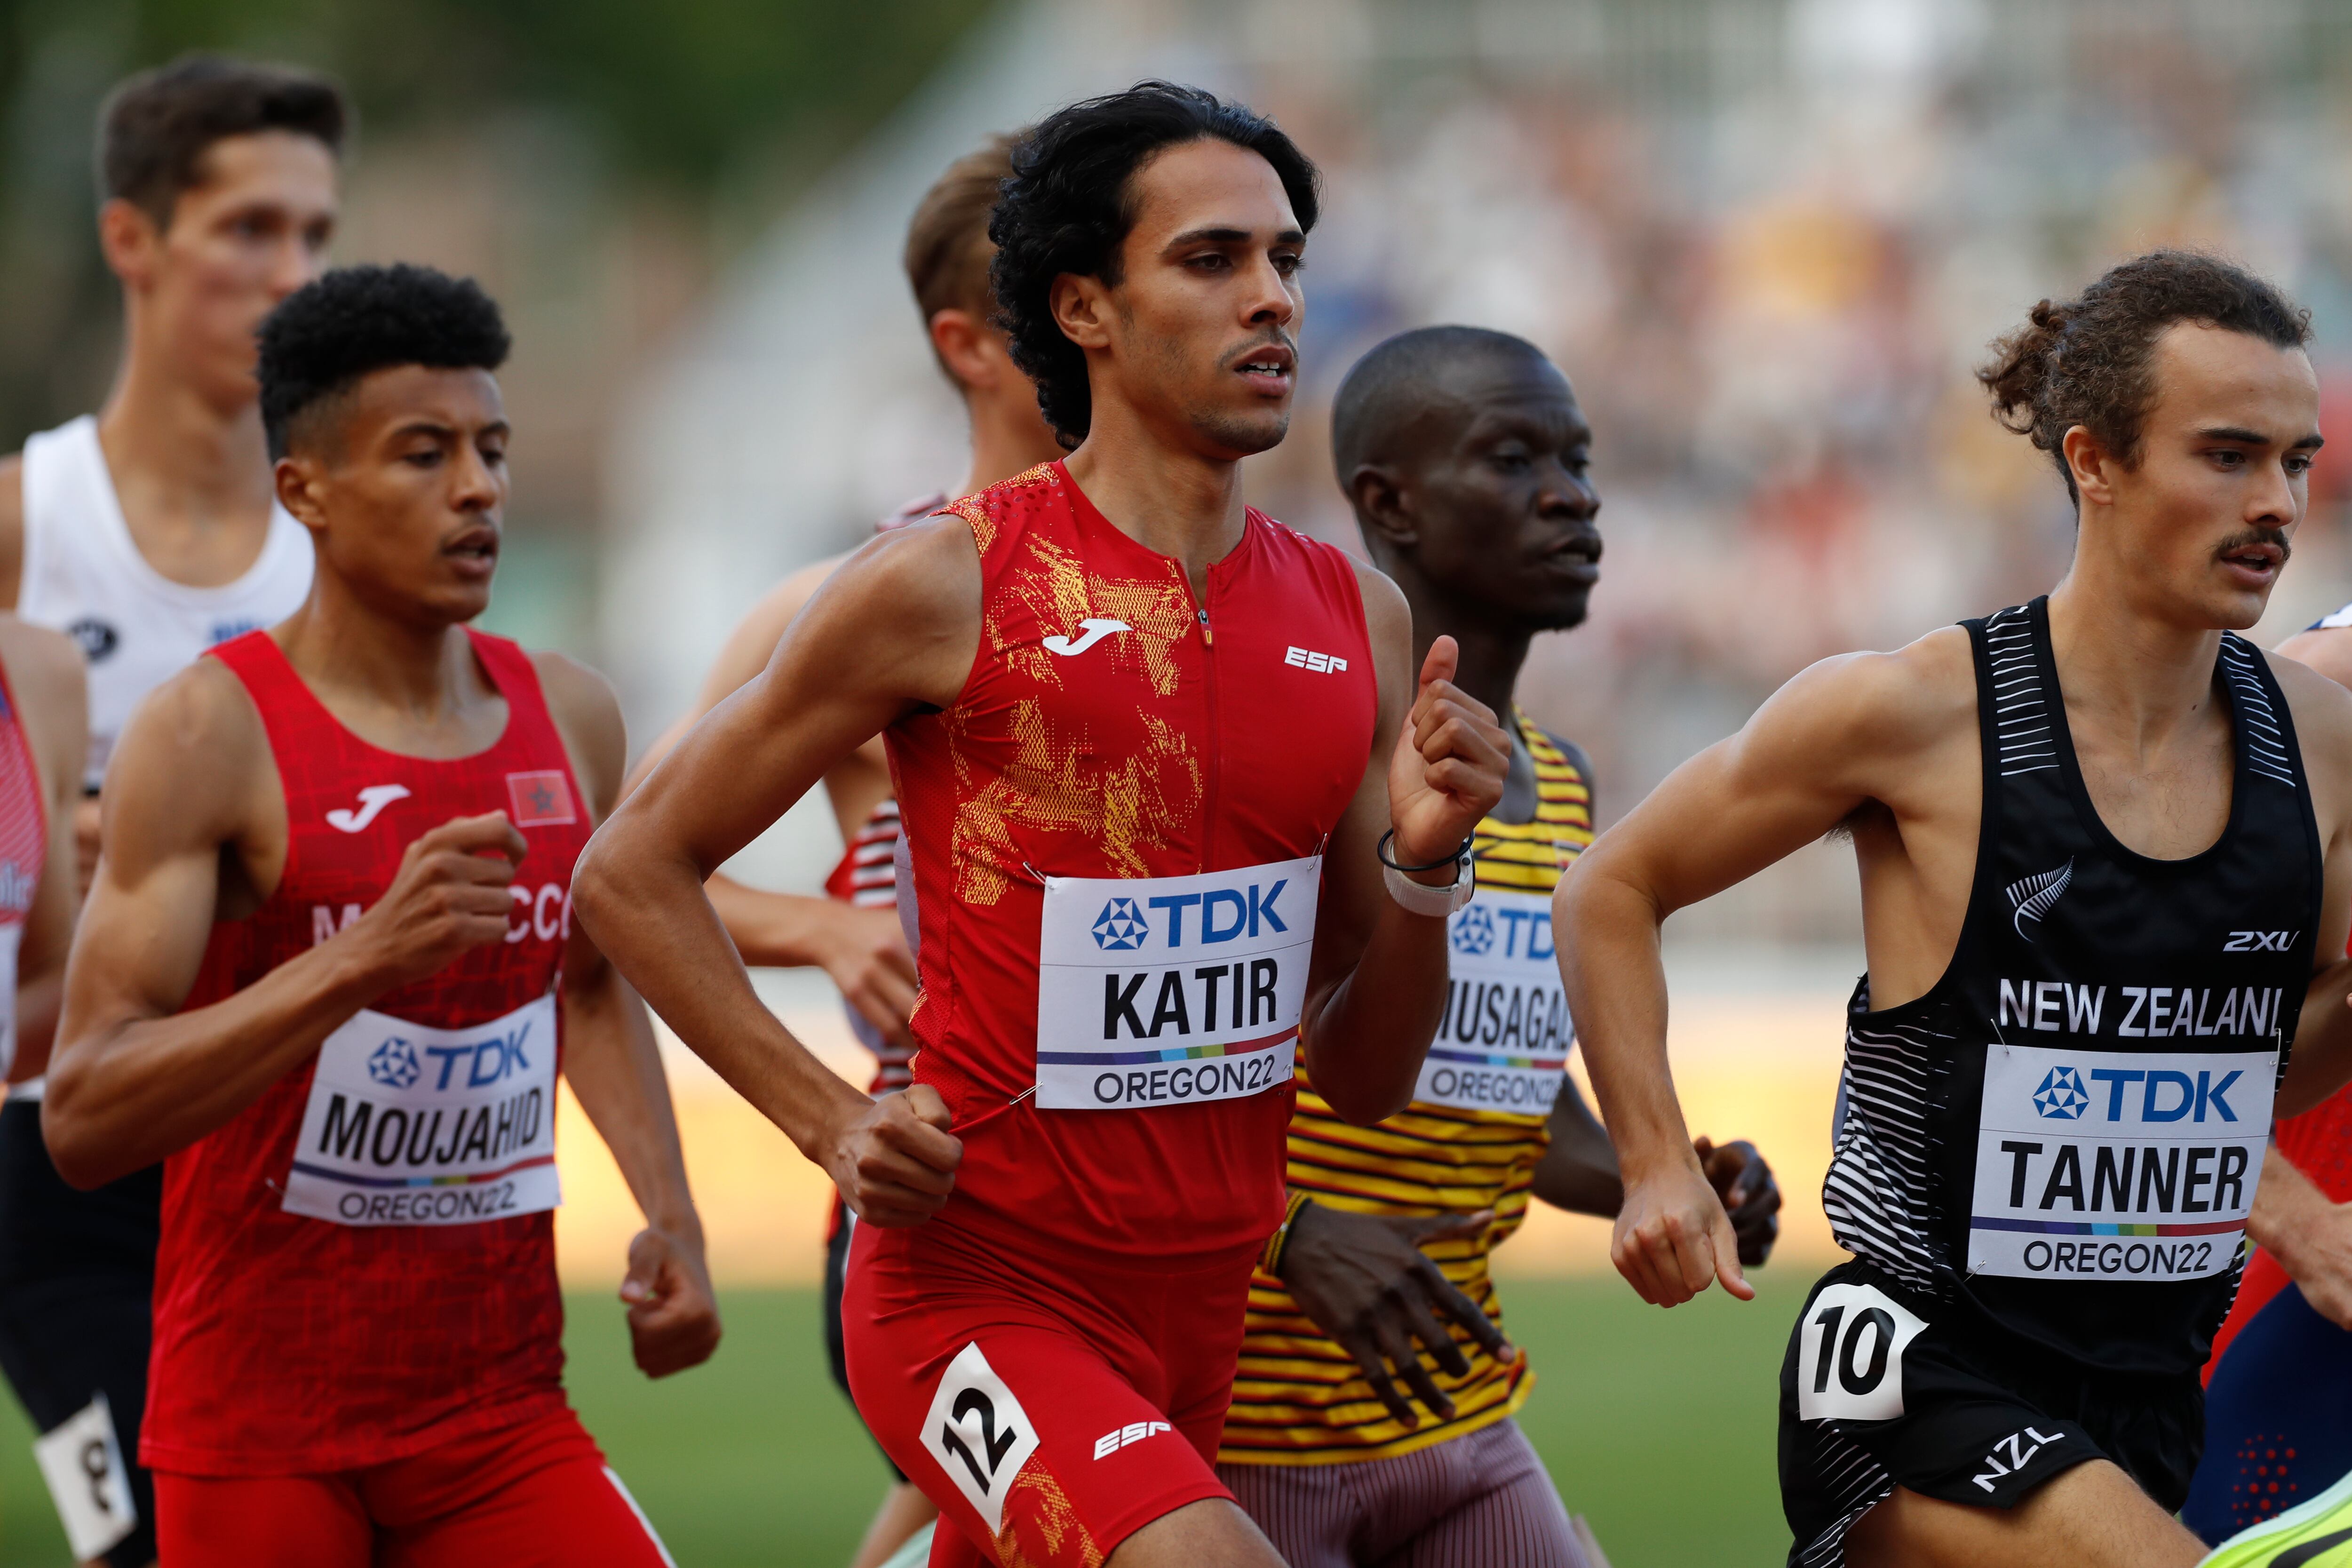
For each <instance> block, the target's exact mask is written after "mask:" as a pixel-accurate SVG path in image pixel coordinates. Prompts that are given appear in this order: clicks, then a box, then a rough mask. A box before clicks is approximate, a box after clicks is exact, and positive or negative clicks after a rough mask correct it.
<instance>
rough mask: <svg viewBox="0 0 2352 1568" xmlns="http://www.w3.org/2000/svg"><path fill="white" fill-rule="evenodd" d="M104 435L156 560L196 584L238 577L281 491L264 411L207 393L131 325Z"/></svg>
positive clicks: (114, 471) (139, 537) (141, 536)
mask: <svg viewBox="0 0 2352 1568" xmlns="http://www.w3.org/2000/svg"><path fill="white" fill-rule="evenodd" d="M131 344H132V347H131V352H130V353H128V354H127V355H126V356H125V359H124V362H123V366H122V373H121V376H120V377H118V378H117V380H116V382H115V384H114V390H113V391H112V392H111V393H110V395H108V397H107V400H106V406H105V407H104V408H103V409H101V410H100V413H99V416H98V441H99V447H100V449H101V450H102V451H103V452H104V453H105V455H106V468H107V472H108V473H109V474H110V476H111V477H112V479H113V480H114V492H115V495H116V497H117V498H118V500H120V501H121V507H122V515H123V521H125V522H126V523H127V524H128V525H129V527H130V529H131V538H132V540H133V541H134V542H136V543H137V544H138V546H139V549H140V552H141V553H142V554H143V555H145V556H146V557H147V559H148V562H149V563H150V564H151V565H152V566H154V568H155V569H156V570H157V571H159V572H161V573H163V574H164V575H165V576H167V577H172V578H174V579H176V580H178V581H180V582H183V583H186V584H189V585H190V586H192V587H213V586H217V585H219V584H223V583H229V582H234V581H236V578H238V577H240V576H242V575H243V574H245V573H246V572H247V570H249V569H250V568H251V567H252V565H253V563H254V561H255V559H256V558H257V557H258V556H259V555H260V553H261V548H262V545H263V543H264V542H266V541H267V539H268V531H269V510H270V502H271V500H272V496H273V481H272V479H271V464H270V461H269V453H268V447H267V446H266V445H265V443H264V441H263V439H262V433H261V413H260V409H259V407H258V405H257V404H256V403H255V401H254V400H253V399H252V398H250V397H247V398H243V399H240V400H239V401H238V402H236V404H235V405H231V406H226V407H225V406H223V405H221V404H220V403H219V402H218V401H217V400H215V399H213V398H209V397H207V396H205V395H204V394H203V393H202V392H201V391H199V390H198V389H197V388H196V387H195V386H194V385H192V384H189V382H188V381H187V380H185V379H184V378H183V377H179V376H175V375H173V374H172V373H171V371H170V368H169V367H168V366H166V365H163V364H162V363H158V358H159V356H158V355H157V354H156V353H154V352H153V351H150V350H143V349H142V346H141V344H140V341H139V334H138V333H137V332H136V331H134V332H133V333H132V334H131Z"/></svg>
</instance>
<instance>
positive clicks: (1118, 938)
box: [1095, 899, 1151, 952]
mask: <svg viewBox="0 0 2352 1568" xmlns="http://www.w3.org/2000/svg"><path fill="white" fill-rule="evenodd" d="M1150 934H1151V925H1150V922H1149V921H1146V920H1145V919H1144V918H1143V911H1142V910H1139V909H1137V908H1136V907H1135V900H1133V899H1113V900H1110V901H1109V902H1108V903H1107V904H1105V905H1103V908H1102V913H1100V914H1098V915H1097V916H1096V917H1095V945H1096V946H1097V947H1098V948H1101V949H1102V950H1103V951H1104V952H1133V951H1134V950H1135V949H1137V948H1139V947H1141V946H1142V945H1143V939H1144V938H1145V937H1148V936H1150Z"/></svg>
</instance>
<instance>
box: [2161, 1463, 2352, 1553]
mask: <svg viewBox="0 0 2352 1568" xmlns="http://www.w3.org/2000/svg"><path fill="white" fill-rule="evenodd" d="M2197 1568H2352V1476H2346V1477H2345V1478H2344V1479H2342V1480H2340V1481H2337V1482H2336V1484H2335V1485H2334V1486H2332V1487H2330V1488H2328V1489H2326V1491H2324V1492H2322V1493H2320V1494H2319V1495H2318V1496H2317V1497H2315V1498H2313V1499H2312V1500H2310V1501H2309V1502H2306V1503H2299V1504H2297V1505H2296V1506H2295V1507H2294V1508H2291V1509H2289V1510H2286V1511H2285V1512H2284V1513H2283V1514H2280V1515H2279V1516H2278V1517H2277V1518H2275V1519H2266V1520H2264V1521H2263V1522H2262V1523H2260V1524H2257V1525H2255V1526H2253V1527H2252V1528H2251V1529H2248V1530H2242V1531H2239V1532H2238V1533H2237V1534H2235V1535H2233V1536H2231V1537H2230V1539H2229V1540H2227V1541H2225V1542H2221V1545H2219V1546H2217V1547H2215V1548H2213V1550H2212V1551H2210V1552H2207V1553H2206V1554H2205V1555H2204V1556H2203V1557H2201V1558H2200V1559H2198V1563H2197Z"/></svg>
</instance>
